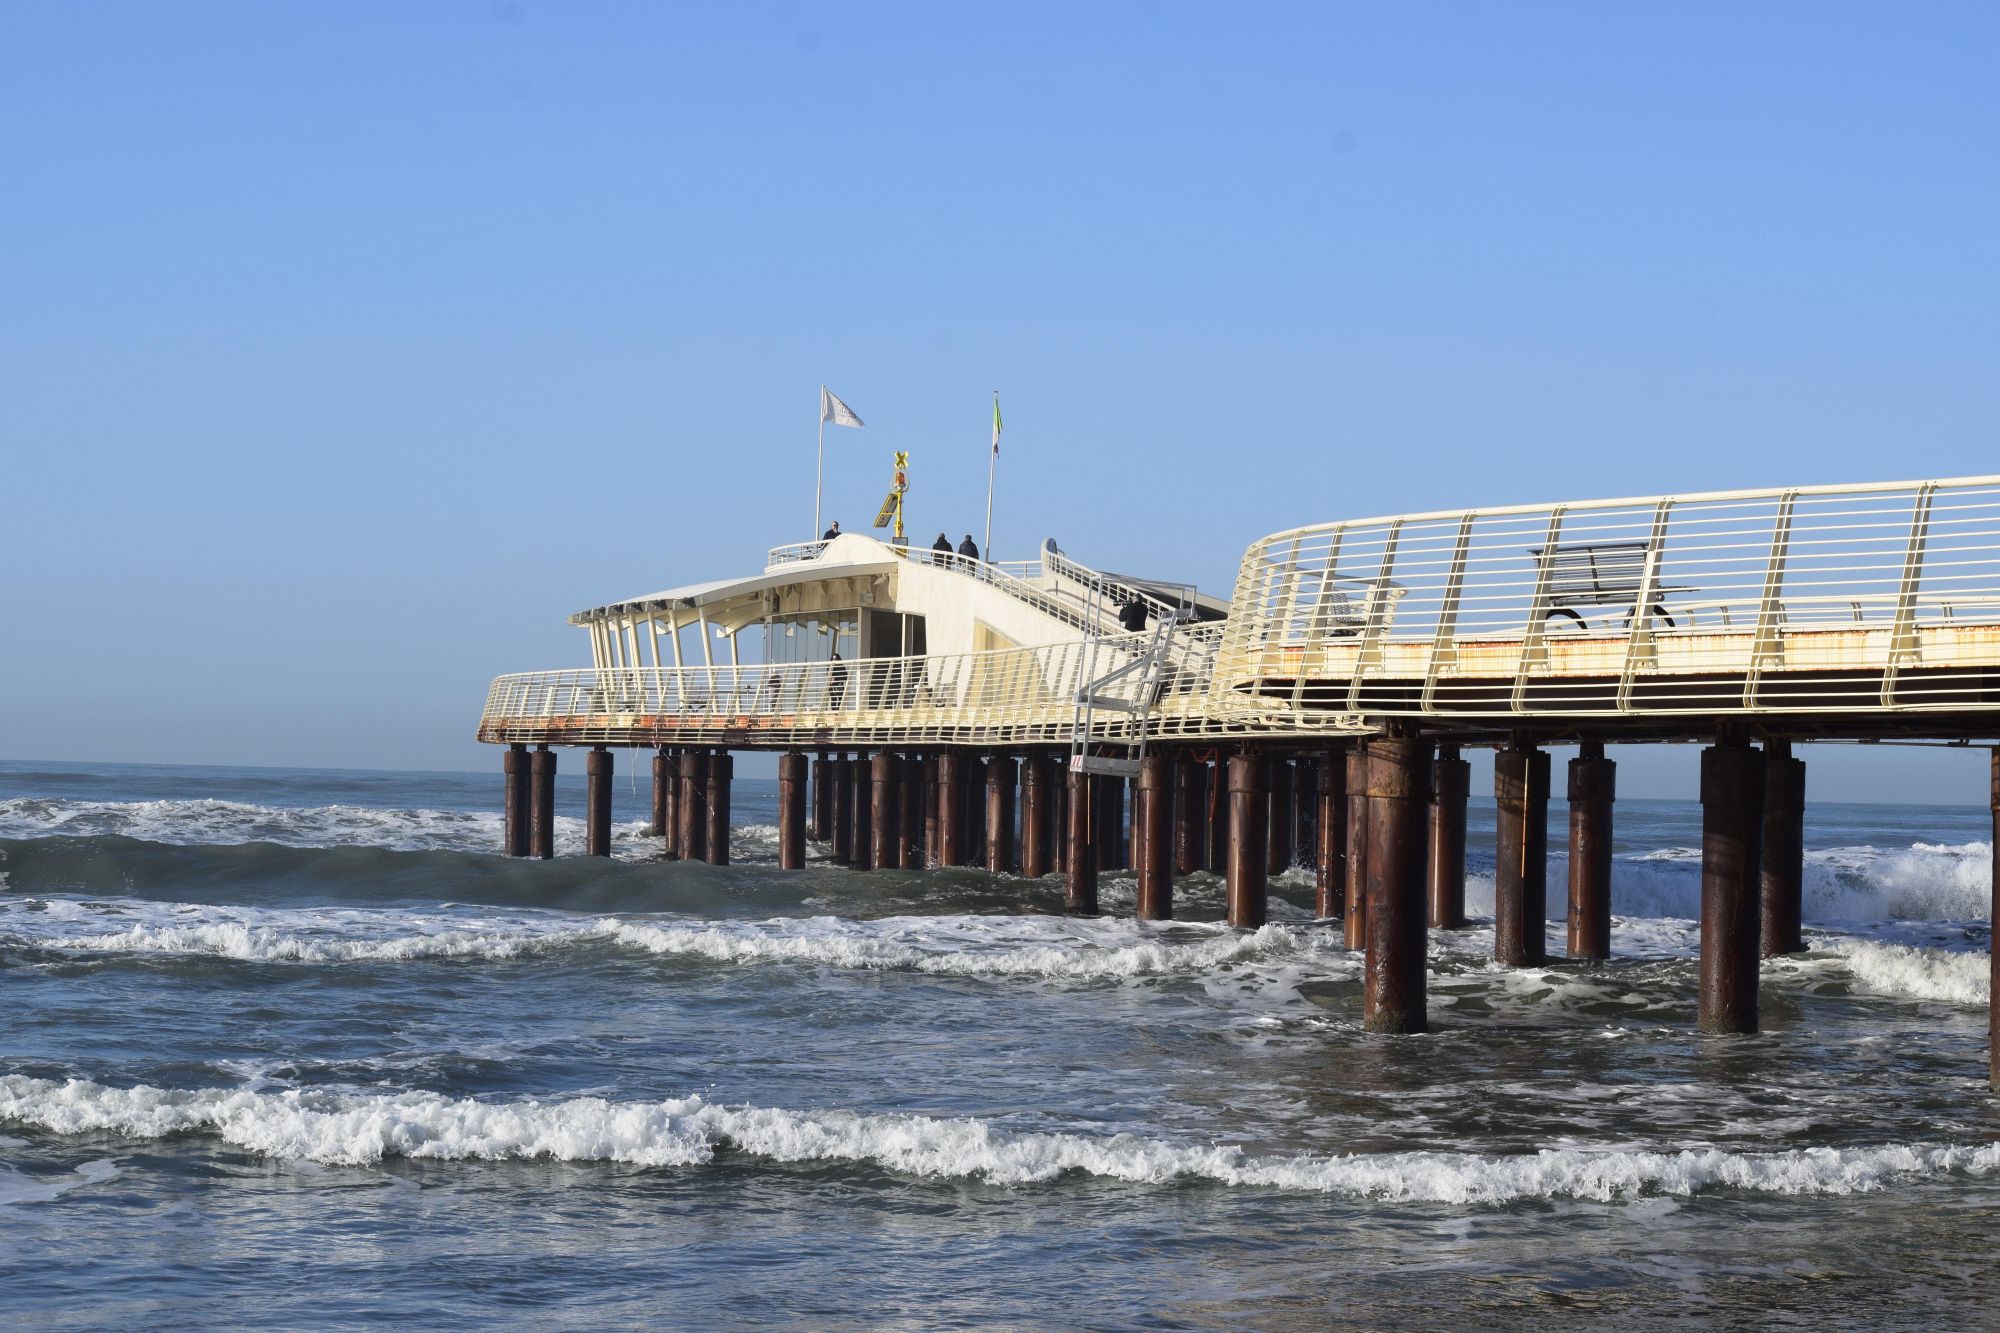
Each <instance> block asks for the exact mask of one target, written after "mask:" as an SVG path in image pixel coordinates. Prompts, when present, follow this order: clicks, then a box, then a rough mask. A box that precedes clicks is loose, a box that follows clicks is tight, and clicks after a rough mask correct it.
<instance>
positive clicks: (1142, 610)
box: [1118, 597, 1146, 633]
mask: <svg viewBox="0 0 2000 1333" xmlns="http://www.w3.org/2000/svg"><path fill="white" fill-rule="evenodd" d="M1118 623H1119V624H1120V625H1122V626H1124V627H1125V628H1126V629H1127V630H1130V631H1132V632H1134V633H1137V632H1138V631H1139V630H1142V629H1144V628H1146V604H1145V603H1144V602H1142V601H1140V600H1139V599H1138V598H1137V597H1134V598H1133V599H1132V600H1131V601H1129V602H1127V603H1125V605H1123V606H1121V607H1119V608H1118Z"/></svg>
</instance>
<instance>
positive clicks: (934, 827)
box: [918, 754, 944, 869]
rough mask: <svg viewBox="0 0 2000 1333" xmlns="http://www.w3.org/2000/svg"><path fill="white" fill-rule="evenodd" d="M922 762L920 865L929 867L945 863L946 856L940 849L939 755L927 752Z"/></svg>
mask: <svg viewBox="0 0 2000 1333" xmlns="http://www.w3.org/2000/svg"><path fill="white" fill-rule="evenodd" d="M921 763H922V766H923V775H924V789H923V803H924V806H923V815H922V819H923V830H924V857H923V860H922V861H920V862H918V865H919V866H921V867H923V868H926V869H928V868H930V867H932V866H940V865H943V864H944V856H943V854H942V853H941V852H939V851H938V828H939V824H938V757H937V756H936V755H935V754H927V755H925V756H924V757H923V759H922V761H921Z"/></svg>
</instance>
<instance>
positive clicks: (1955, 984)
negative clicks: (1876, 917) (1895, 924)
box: [1766, 938, 1991, 1006]
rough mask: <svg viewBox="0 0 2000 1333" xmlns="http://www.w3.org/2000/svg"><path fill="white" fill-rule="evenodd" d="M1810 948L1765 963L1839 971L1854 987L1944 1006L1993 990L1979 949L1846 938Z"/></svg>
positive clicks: (1980, 998) (1973, 1000)
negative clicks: (1801, 953) (1968, 950)
mask: <svg viewBox="0 0 2000 1333" xmlns="http://www.w3.org/2000/svg"><path fill="white" fill-rule="evenodd" d="M1812 950H1813V951H1812V953H1811V954H1809V955H1807V956H1805V957H1802V958H1790V959H1774V960H1772V961H1771V962H1769V963H1767V964H1766V966H1767V967H1774V968H1778V969H1781V970H1789V971H1794V972H1804V973H1812V972H1821V971H1826V970H1829V969H1832V970H1838V971H1842V972H1845V973H1846V974H1847V976H1848V977H1849V979H1850V980H1851V981H1852V982H1853V983H1854V986H1855V988H1856V989H1858V990H1862V991H1867V992H1869V993H1872V994H1876V995H1892V996H1900V997H1906V998H1909V999H1916V1000H1938V1001H1942V1002H1944V1003H1946V1004H1964V1005H1980V1006H1984V1005H1985V1004H1986V1002H1987V999H1988V997H1989V995H1990V994H1991V985H1990V981H1989V973H1988V968H1989V967H1990V962H1989V960H1988V956H1987V955H1986V954H1983V953H1966V952H1963V951H1960V950H1954V949H1935V948H1923V947H1918V946H1913V945H1907V944H1887V943H1883V942H1880V941H1876V940H1862V939H1848V938H1836V939H1829V940H1815V941H1813V942H1812Z"/></svg>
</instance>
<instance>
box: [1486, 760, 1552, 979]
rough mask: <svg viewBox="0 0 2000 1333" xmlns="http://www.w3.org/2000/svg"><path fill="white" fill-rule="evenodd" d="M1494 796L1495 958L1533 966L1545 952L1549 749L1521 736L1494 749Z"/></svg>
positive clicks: (1522, 965)
mask: <svg viewBox="0 0 2000 1333" xmlns="http://www.w3.org/2000/svg"><path fill="white" fill-rule="evenodd" d="M1493 799H1494V802H1495V804H1496V805H1497V806H1498V807H1499V808H1498V811H1497V812H1496V820H1497V823H1496V830H1495V843H1494V861H1495V864H1494V868H1493V957H1494V959H1495V960H1496V961H1497V962H1499V963H1500V964H1502V965H1503V966H1506V967H1531V966H1534V965H1535V964H1538V963H1540V962H1542V961H1543V960H1544V958H1545V957H1546V956H1547V953H1548V944H1547V940H1548V916H1549V756H1548V752H1547V751H1545V750H1537V749H1535V748H1534V747H1533V746H1532V745H1530V744H1527V743H1526V742H1524V741H1520V740H1516V741H1515V742H1514V743H1513V744H1512V745H1509V746H1508V747H1507V748H1506V749H1504V750H1500V751H1498V752H1496V753H1495V754H1494V756H1493Z"/></svg>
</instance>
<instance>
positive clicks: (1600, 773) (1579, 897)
mask: <svg viewBox="0 0 2000 1333" xmlns="http://www.w3.org/2000/svg"><path fill="white" fill-rule="evenodd" d="M1617 794H1618V765H1617V764H1616V763H1615V762H1613V761H1612V760H1609V759H1606V758H1605V757H1604V742H1602V741H1585V742H1584V743H1583V745H1582V747H1581V748H1580V749H1579V751H1578V753H1577V756H1576V758H1574V759H1572V760H1570V761H1569V956H1570V957H1571V958H1580V959H1599V958H1609V957H1610V956H1611V807H1612V802H1613V801H1614V800H1616V799H1617Z"/></svg>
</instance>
